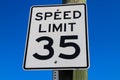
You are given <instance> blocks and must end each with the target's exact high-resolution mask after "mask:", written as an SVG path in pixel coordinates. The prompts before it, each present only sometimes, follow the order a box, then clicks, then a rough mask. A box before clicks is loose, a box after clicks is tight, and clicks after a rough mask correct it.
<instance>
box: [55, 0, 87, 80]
mask: <svg viewBox="0 0 120 80" xmlns="http://www.w3.org/2000/svg"><path fill="white" fill-rule="evenodd" d="M70 3H71V4H72V3H86V0H63V4H70ZM53 80H88V71H87V70H56V71H53Z"/></svg>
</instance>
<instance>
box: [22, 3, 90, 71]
mask: <svg viewBox="0 0 120 80" xmlns="http://www.w3.org/2000/svg"><path fill="white" fill-rule="evenodd" d="M88 66H89V59H88V40H87V20H86V5H85V4H68V5H52V6H33V7H32V8H31V13H30V22H29V29H28V37H27V44H26V51H25V60H24V68H25V69H75V68H88Z"/></svg>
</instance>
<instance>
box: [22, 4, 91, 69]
mask: <svg viewBox="0 0 120 80" xmlns="http://www.w3.org/2000/svg"><path fill="white" fill-rule="evenodd" d="M71 5H72V6H74V5H75V6H76V5H84V8H85V32H86V33H85V35H86V52H87V53H86V59H87V60H86V61H87V66H84V67H43V68H42V67H34V68H27V67H26V57H27V50H28V42H29V34H30V26H31V18H32V10H33V8H34V7H58V6H71ZM26 40H27V41H26V48H25V55H24V64H23V68H24V69H25V70H37V69H48V70H49V69H50V70H53V69H54V70H55V69H57V70H59V69H60V70H62V69H63V70H64V69H65V70H69V69H70V70H71V69H87V68H89V65H90V64H89V48H88V29H87V12H86V4H84V3H79V4H61V5H45V6H33V7H31V10H30V16H29V28H28V32H27V39H26Z"/></svg>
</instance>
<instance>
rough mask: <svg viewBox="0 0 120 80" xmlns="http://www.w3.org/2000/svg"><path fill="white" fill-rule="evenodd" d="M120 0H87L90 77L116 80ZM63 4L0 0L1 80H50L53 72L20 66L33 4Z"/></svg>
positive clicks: (119, 65)
mask: <svg viewBox="0 0 120 80" xmlns="http://www.w3.org/2000/svg"><path fill="white" fill-rule="evenodd" d="M119 3H120V1H119V0H104V1H102V0H88V1H87V6H88V28H89V43H90V44H89V45H90V68H89V70H88V76H89V80H119V79H120V78H119V72H120V62H119V61H120V4H119ZM48 4H50V5H51V4H62V0H26V1H25V0H1V1H0V80H52V71H50V70H48V71H43V70H42V71H24V70H23V69H22V64H23V56H24V49H25V41H26V34H27V28H28V19H29V11H30V7H31V6H32V5H48Z"/></svg>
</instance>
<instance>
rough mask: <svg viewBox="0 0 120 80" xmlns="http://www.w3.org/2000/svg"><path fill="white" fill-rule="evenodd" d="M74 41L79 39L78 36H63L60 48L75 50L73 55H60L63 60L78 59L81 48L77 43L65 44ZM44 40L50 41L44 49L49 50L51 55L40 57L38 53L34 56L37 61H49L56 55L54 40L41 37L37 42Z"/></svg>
mask: <svg viewBox="0 0 120 80" xmlns="http://www.w3.org/2000/svg"><path fill="white" fill-rule="evenodd" d="M74 39H78V36H77V35H72V36H61V39H60V45H59V46H60V47H62V48H66V47H74V48H75V52H74V53H73V54H72V55H67V54H65V53H60V55H59V57H60V58H63V59H74V58H76V57H77V56H78V55H79V54H80V47H79V46H78V45H77V44H76V43H74V42H65V40H74ZM43 40H47V41H48V44H47V45H44V49H47V50H49V54H48V55H40V54H38V53H34V54H33V56H34V57H35V58H36V59H39V60H47V59H50V58H51V57H53V55H54V49H53V47H52V45H53V43H54V42H53V39H52V38H50V37H47V36H44V37H39V38H37V39H36V41H37V42H41V41H43Z"/></svg>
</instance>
